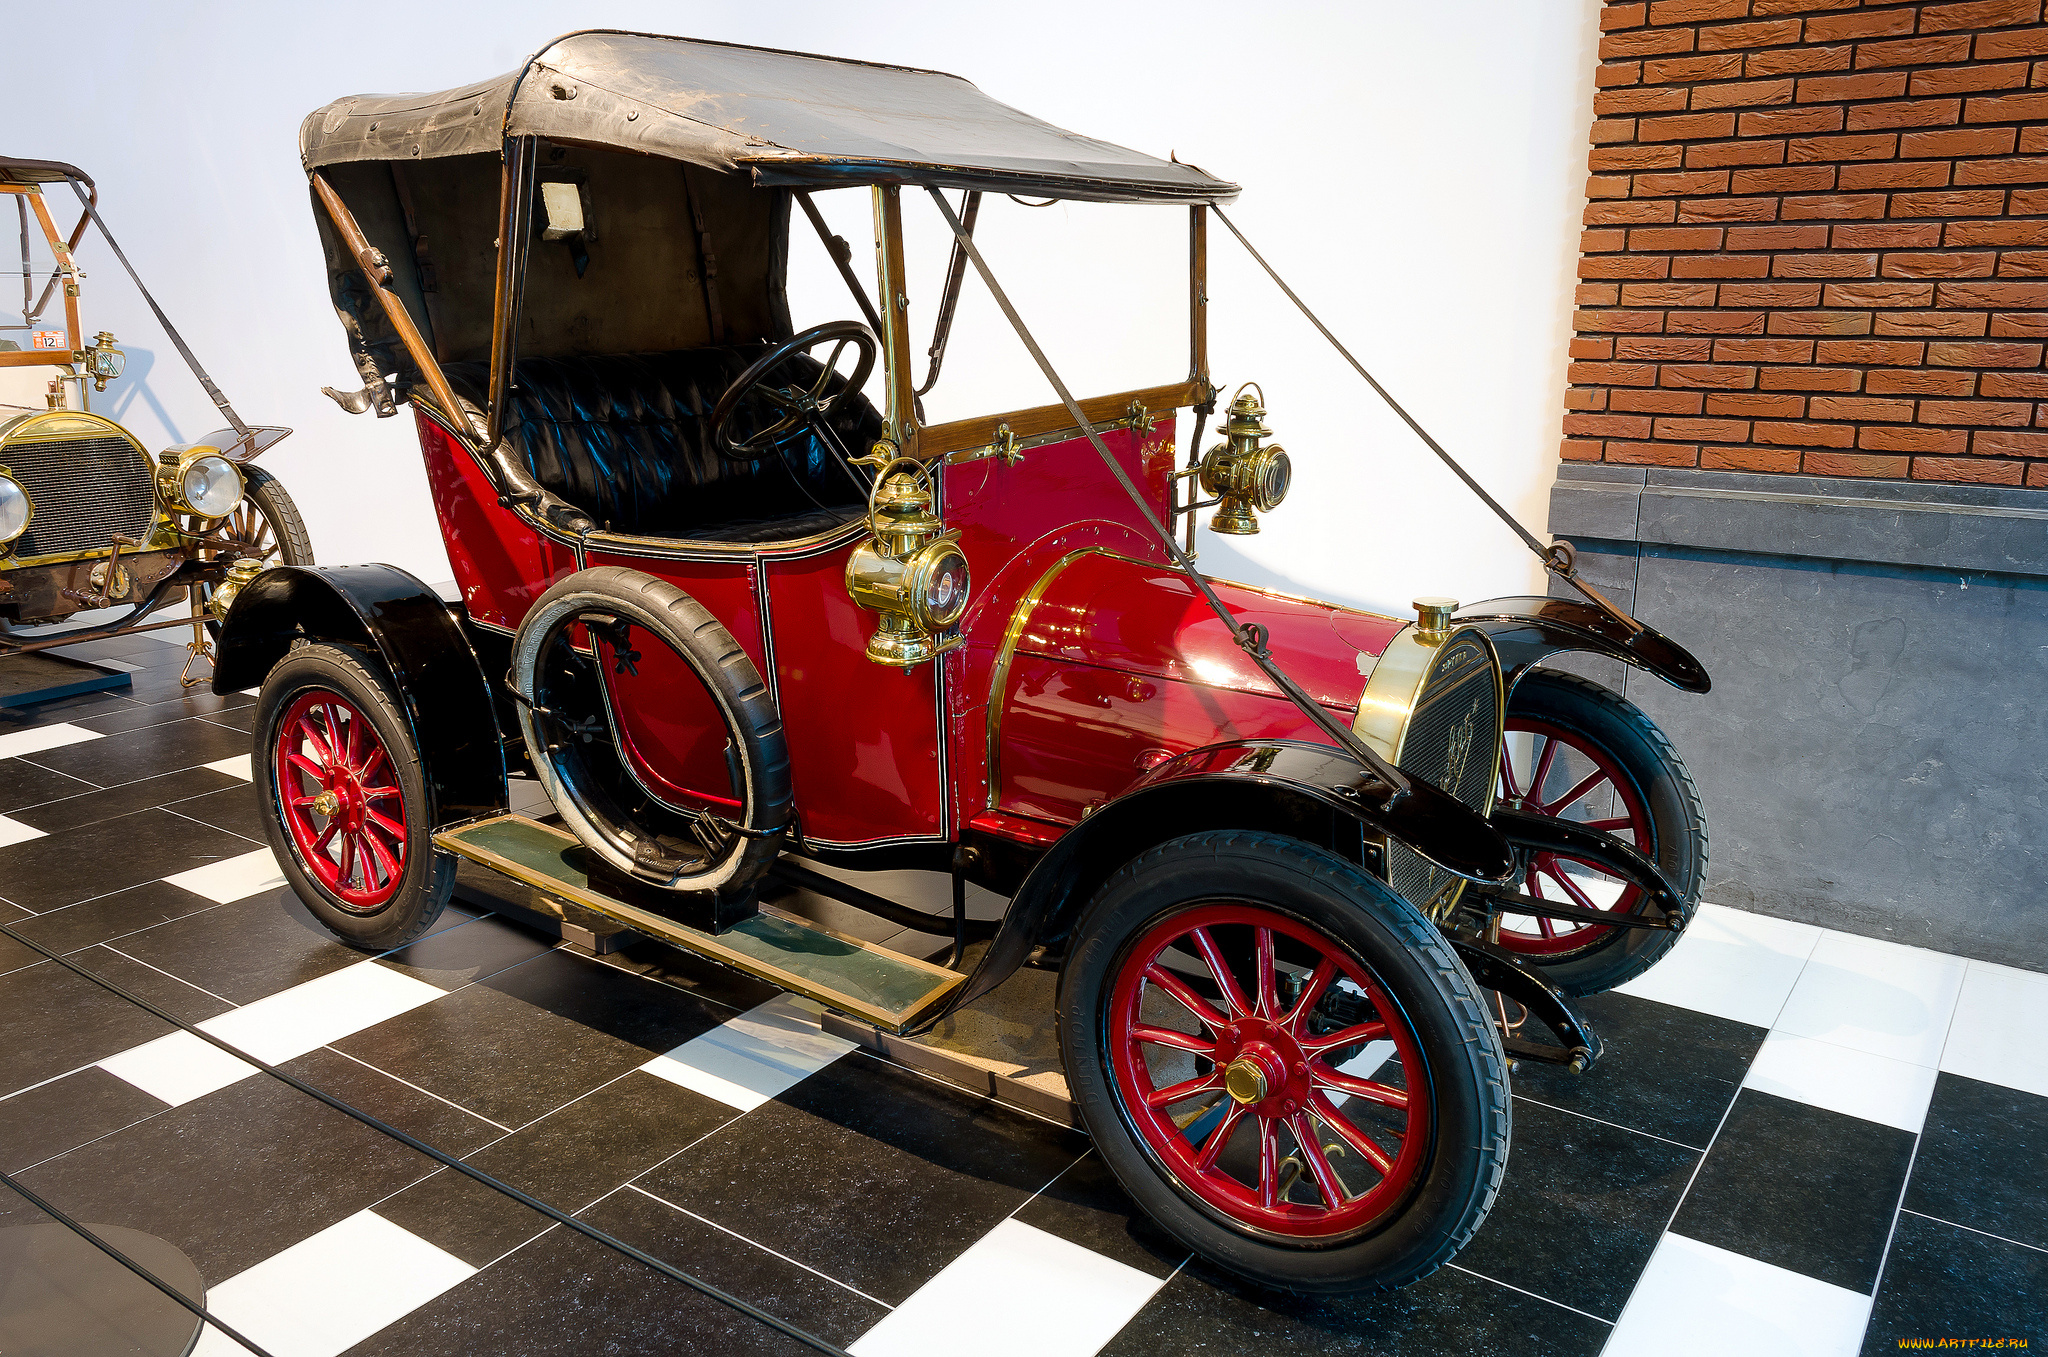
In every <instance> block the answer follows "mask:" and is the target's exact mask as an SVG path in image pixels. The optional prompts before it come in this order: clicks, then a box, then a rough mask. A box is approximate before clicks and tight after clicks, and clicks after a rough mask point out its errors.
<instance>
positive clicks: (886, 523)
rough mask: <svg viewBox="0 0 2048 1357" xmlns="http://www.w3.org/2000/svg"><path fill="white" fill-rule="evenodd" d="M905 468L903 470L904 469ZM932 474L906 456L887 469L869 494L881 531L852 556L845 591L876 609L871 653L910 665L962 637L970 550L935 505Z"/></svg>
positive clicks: (874, 523)
mask: <svg viewBox="0 0 2048 1357" xmlns="http://www.w3.org/2000/svg"><path fill="white" fill-rule="evenodd" d="M898 468H902V469H898ZM931 508H932V494H931V489H930V488H929V486H928V485H927V484H926V480H925V473H924V472H923V471H922V470H921V469H919V468H917V466H916V464H915V463H913V462H910V461H909V460H907V459H901V458H899V459H897V460H896V461H894V462H892V463H890V465H889V466H888V467H886V468H884V470H883V474H882V476H881V477H880V478H879V479H878V480H877V482H876V484H875V489H874V493H873V494H872V495H871V496H870V497H869V499H868V527H869V530H870V531H871V532H872V533H873V534H874V535H873V536H872V537H870V538H868V540H867V541H865V542H863V543H861V544H860V545H859V546H858V547H856V548H854V552H853V555H852V556H851V557H849V558H848V559H847V562H846V592H847V593H849V594H851V595H852V596H853V601H854V602H855V603H858V604H859V605H860V606H861V607H863V608H867V609H869V610H871V611H873V612H874V613H875V614H877V620H876V623H875V632H874V635H872V636H870V637H869V638H868V647H867V654H868V658H869V659H871V660H873V661H874V662H875V663H877V664H888V665H896V666H899V667H901V668H903V669H904V670H906V671H907V670H909V669H911V668H913V667H915V666H917V665H920V664H923V663H924V662H925V661H926V660H929V659H933V658H935V657H937V656H939V655H943V654H944V653H946V652H947V651H948V650H951V649H952V648H953V647H955V646H957V645H959V644H960V640H961V638H960V632H959V629H958V628H959V622H960V615H961V614H962V613H964V612H966V611H967V591H968V572H967V556H966V554H965V553H964V552H962V551H961V550H960V546H959V543H958V542H957V540H956V539H957V538H958V537H959V535H960V534H959V530H958V529H957V528H956V529H948V528H947V527H946V525H945V524H944V523H942V522H941V521H940V520H939V519H938V518H937V517H936V516H935V515H933V513H932V511H931Z"/></svg>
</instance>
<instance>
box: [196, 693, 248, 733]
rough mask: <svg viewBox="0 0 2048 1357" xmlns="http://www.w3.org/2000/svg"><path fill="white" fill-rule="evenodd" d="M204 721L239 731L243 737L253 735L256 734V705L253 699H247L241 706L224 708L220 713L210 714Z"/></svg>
mask: <svg viewBox="0 0 2048 1357" xmlns="http://www.w3.org/2000/svg"><path fill="white" fill-rule="evenodd" d="M206 719H207V720H209V721H211V722H213V723H214V724H215V725H217V726H226V727H227V728H228V729H229V730H239V731H241V732H242V733H243V734H244V735H254V734H255V733H256V703H255V701H254V699H248V700H245V701H244V702H243V703H242V704H241V705H238V706H232V707H225V708H223V709H221V710H220V711H217V712H212V713H210V714H209V715H208V716H207V718H206Z"/></svg>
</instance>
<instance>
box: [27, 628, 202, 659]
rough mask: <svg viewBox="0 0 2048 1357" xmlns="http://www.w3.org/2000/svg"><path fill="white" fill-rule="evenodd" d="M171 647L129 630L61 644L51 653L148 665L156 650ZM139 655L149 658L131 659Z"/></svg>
mask: <svg viewBox="0 0 2048 1357" xmlns="http://www.w3.org/2000/svg"><path fill="white" fill-rule="evenodd" d="M169 648H170V647H168V646H166V645H165V644H164V643H163V642H161V641H158V640H155V639H153V638H152V637H150V636H149V635H147V634H146V633H137V632H129V633H128V634H127V635H125V636H104V637H101V638H100V639H99V640H97V641H80V642H78V643H77V644H75V645H68V646H59V647H57V648H56V649H55V650H52V651H51V652H50V653H51V654H52V655H59V656H62V657H63V658H65V659H67V660H85V661H88V662H90V661H93V660H107V659H113V660H130V662H131V663H134V664H140V665H143V666H145V667H147V665H148V663H149V661H150V660H152V659H155V658H156V654H155V652H157V651H159V650H168V649H169ZM180 653H182V652H180ZM137 655H141V656H146V657H147V658H144V659H130V657H132V656H137Z"/></svg>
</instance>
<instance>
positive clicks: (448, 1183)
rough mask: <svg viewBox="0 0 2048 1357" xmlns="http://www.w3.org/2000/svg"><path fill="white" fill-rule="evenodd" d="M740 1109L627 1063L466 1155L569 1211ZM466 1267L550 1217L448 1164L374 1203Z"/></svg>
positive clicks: (490, 1171) (485, 1260)
mask: <svg viewBox="0 0 2048 1357" xmlns="http://www.w3.org/2000/svg"><path fill="white" fill-rule="evenodd" d="M737 1115H738V1113H737V1112H735V1111H734V1110H733V1109H732V1108H731V1107H728V1106H727V1105H726V1104H724V1103H721V1102H714V1101H713V1100H712V1099H710V1098H706V1097H704V1096H703V1095H702V1094H699V1093H692V1092H691V1091H690V1090H688V1089H686V1088H679V1087H677V1086H676V1085H674V1084H671V1083H669V1082H668V1081H667V1080H666V1079H657V1078H656V1077H655V1076H653V1075H651V1074H643V1073H641V1072H639V1071H637V1070H636V1071H634V1072H632V1073H630V1074H628V1075H626V1076H625V1077H624V1078H622V1079H620V1080H618V1081H617V1082H615V1083H611V1084H607V1085H605V1086H604V1087H603V1088H601V1089H598V1090H597V1091H595V1092H594V1093H592V1094H590V1095H589V1096H588V1097H584V1098H579V1099H577V1100H576V1101H575V1102H573V1103H571V1104H569V1105H568V1106H567V1107H564V1108H561V1109H560V1110H558V1111H556V1112H554V1113H552V1114H550V1115H548V1116H545V1117H542V1118H541V1119H540V1120H539V1121H537V1122H534V1123H533V1124H532V1125H530V1126H527V1127H525V1128H523V1129H522V1130H520V1131H519V1132H518V1133H517V1134H515V1135H511V1136H507V1137H505V1138H504V1139H502V1140H498V1141H496V1142H494V1143H493V1144H491V1145H488V1146H486V1147H485V1148H484V1149H482V1150H479V1151H478V1152H477V1153H475V1154H473V1155H470V1156H469V1157H468V1162H469V1163H470V1164H471V1165H473V1166H474V1167H476V1168H478V1169H481V1170H482V1171H483V1172H485V1173H488V1174H490V1175H492V1176H493V1177H495V1178H498V1179H501V1180H502V1181H504V1182H507V1183H509V1184H511V1185H512V1186H513V1187H516V1188H518V1189H519V1190H520V1191H522V1192H524V1193H526V1194H527V1195H529V1196H532V1197H536V1198H538V1199H540V1200H541V1201H544V1202H546V1203H547V1204H548V1205H550V1206H552V1207H554V1208H556V1209H557V1210H560V1211H566V1212H569V1213H570V1214H574V1213H576V1212H577V1211H580V1210H582V1209H583V1208H584V1207H586V1206H588V1205H590V1204H591V1203H592V1202H595V1201H596V1200H597V1199H598V1198H599V1197H602V1196H603V1195H605V1194H606V1193H607V1192H610V1191H611V1190H612V1189H614V1188H616V1187H619V1186H621V1185H623V1184H624V1183H625V1182H627V1180H629V1179H631V1178H634V1177H636V1176H637V1175H639V1174H641V1173H644V1172H646V1171H647V1170H648V1169H650V1168H652V1167H654V1166H655V1165H656V1164H658V1163H660V1162H661V1161H662V1160H664V1159H666V1158H668V1157H669V1156H670V1155H672V1154H674V1153H675V1152H676V1151H678V1150H680V1149H682V1148H683V1147H684V1146H686V1145H688V1144H690V1143H691V1142H692V1141H694V1140H696V1139H698V1138H699V1137H701V1136H703V1135H704V1134H705V1133H706V1132H709V1131H712V1130H714V1129H716V1128H717V1127H719V1126H721V1125H723V1124H724V1123H726V1122H728V1121H731V1120H732V1119H733V1118H734V1117H735V1116H737ZM377 1214H378V1215H380V1216H383V1217H384V1218H385V1219H386V1220H389V1221H391V1222H393V1223H394V1224H398V1225H403V1226H404V1227H405V1228H406V1229H408V1230H411V1231H412V1232H413V1233H414V1234H416V1235H418V1236H420V1237H421V1238H422V1239H425V1240H427V1241H428V1242H429V1243H431V1244H433V1245H435V1246H436V1247H438V1248H441V1249H445V1250H446V1251H448V1252H449V1253H452V1254H454V1255H455V1256H456V1257H457V1258H460V1259H462V1260H463V1261H464V1262H466V1263H468V1264H470V1265H471V1266H473V1267H482V1266H484V1265H485V1264H486V1263H488V1262H490V1261H491V1260H492V1259H494V1258H498V1257H501V1256H503V1255H504V1254H505V1253H506V1252H507V1251H508V1250H510V1249H512V1248H515V1247H516V1246H518V1245H519V1244H520V1243H521V1242H523V1241H524V1240H528V1239H531V1238H532V1237H533V1236H535V1235H537V1234H539V1233H540V1232H541V1231H542V1230H544V1229H546V1228H547V1226H548V1223H549V1222H548V1218H547V1217H546V1216H544V1215H542V1214H540V1213H539V1212H538V1211H535V1210H533V1209H532V1208H531V1207H527V1206H522V1205H521V1204H520V1203H518V1202H516V1201H514V1200H512V1199H511V1198H510V1197H507V1196H505V1195H504V1194H503V1193H500V1192H495V1191H493V1190H491V1189H490V1188H487V1187H485V1186H483V1185H482V1184H481V1183H478V1182H476V1181H474V1180H473V1179H470V1178H466V1177H464V1176H462V1175H461V1174H459V1173H456V1172H455V1171H454V1170H453V1169H446V1168H444V1169H442V1170H441V1171H440V1172H439V1173H437V1174H435V1175H434V1176H433V1177H431V1178H429V1179H427V1180H426V1181H425V1182H423V1183H420V1184H418V1185H416V1186H413V1187H409V1188H407V1189H406V1190H405V1191H403V1192H401V1193H399V1194H398V1195H397V1196H396V1197H393V1198H392V1199H391V1200H389V1201H387V1202H383V1203H381V1204H380V1205H379V1206H378V1207H377Z"/></svg>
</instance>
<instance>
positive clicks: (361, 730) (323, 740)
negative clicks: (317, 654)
mask: <svg viewBox="0 0 2048 1357" xmlns="http://www.w3.org/2000/svg"><path fill="white" fill-rule="evenodd" d="M271 757H272V759H273V770H272V771H273V776H274V777H275V779H276V786H277V801H278V807H279V812H280V815H281V817H282V819H283V821H284V825H285V828H286V829H287V830H288V831H289V832H290V834H291V837H292V842H293V844H294V845H295V846H296V847H297V849H298V854H299V858H300V859H301V860H302V861H303V862H304V863H305V864H306V867H307V869H308V870H309V871H310V872H312V874H313V876H314V877H315V879H317V880H318V881H319V883H320V885H321V886H322V887H324V888H325V889H326V890H327V891H328V893H329V894H331V895H332V896H333V897H334V900H335V901H336V903H337V904H339V906H340V907H341V908H343V909H346V910H349V911H351V912H353V913H357V914H374V913H376V912H377V911H378V910H380V909H382V908H384V907H385V906H386V905H388V904H389V903H390V902H391V898H392V896H393V895H395V894H396V893H397V891H398V886H399V881H400V879H401V878H402V877H403V876H404V875H405V855H406V830H405V820H406V815H405V792H404V790H403V789H402V788H401V787H400V785H399V781H398V770H397V768H396V767H395V766H394V765H393V763H392V761H391V756H390V753H389V752H388V751H387V750H386V749H385V748H384V742H383V741H382V740H381V739H379V738H378V736H377V728H376V727H375V726H374V725H372V724H371V723H370V720H369V718H368V717H366V716H365V715H363V713H362V712H361V710H359V709H358V708H357V707H356V706H355V704H354V703H352V702H350V701H349V699H347V698H346V697H343V696H342V695H341V694H340V693H337V692H333V691H331V690H329V689H325V688H312V689H307V690H305V691H303V692H301V693H299V694H297V696H296V697H294V698H293V700H292V704H291V706H290V707H289V708H288V709H286V711H285V714H284V717H283V719H282V720H280V721H279V722H278V724H277V737H276V743H275V747H274V748H273V749H272V751H271Z"/></svg>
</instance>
